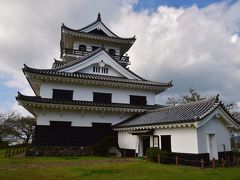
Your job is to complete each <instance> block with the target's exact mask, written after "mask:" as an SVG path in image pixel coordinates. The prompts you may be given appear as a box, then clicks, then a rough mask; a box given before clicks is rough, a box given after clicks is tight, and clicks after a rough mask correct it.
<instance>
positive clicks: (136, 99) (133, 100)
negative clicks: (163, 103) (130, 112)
mask: <svg viewBox="0 0 240 180" xmlns="http://www.w3.org/2000/svg"><path fill="white" fill-rule="evenodd" d="M130 104H132V105H146V104H147V99H146V96H134V95H130Z"/></svg>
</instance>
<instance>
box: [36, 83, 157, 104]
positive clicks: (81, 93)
mask: <svg viewBox="0 0 240 180" xmlns="http://www.w3.org/2000/svg"><path fill="white" fill-rule="evenodd" d="M53 89H65V90H73V99H74V100H82V101H93V92H102V93H112V102H113V103H130V97H129V95H139V96H146V97H147V105H154V104H155V94H154V92H149V91H146V90H145V91H144V90H143V91H138V90H128V89H117V88H110V87H109V88H107V87H97V86H83V85H77V84H70V83H69V84H60V83H50V82H45V83H42V84H41V88H40V96H41V97H43V98H52V92H53Z"/></svg>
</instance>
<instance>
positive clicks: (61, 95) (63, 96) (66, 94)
mask: <svg viewBox="0 0 240 180" xmlns="http://www.w3.org/2000/svg"><path fill="white" fill-rule="evenodd" d="M52 99H55V100H73V90H66V89H52Z"/></svg>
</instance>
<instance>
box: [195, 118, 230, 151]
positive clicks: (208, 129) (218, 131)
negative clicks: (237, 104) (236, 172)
mask: <svg viewBox="0 0 240 180" xmlns="http://www.w3.org/2000/svg"><path fill="white" fill-rule="evenodd" d="M209 134H215V135H216V142H217V151H218V152H223V151H224V148H223V144H225V147H226V151H231V145H230V134H229V130H228V128H227V127H226V125H225V124H224V121H223V120H222V119H221V118H220V119H218V118H216V117H213V118H212V119H211V120H209V121H208V122H207V123H205V124H204V125H203V126H201V127H199V128H198V130H197V135H198V147H199V153H209V152H208V135H209Z"/></svg>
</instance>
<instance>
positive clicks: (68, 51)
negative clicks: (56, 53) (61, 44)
mask: <svg viewBox="0 0 240 180" xmlns="http://www.w3.org/2000/svg"><path fill="white" fill-rule="evenodd" d="M91 52H92V51H86V50H80V49H73V48H64V49H63V53H64V54H65V56H69V55H74V56H79V57H84V56H86V55H88V54H89V53H91ZM108 54H109V55H110V56H111V57H112V58H113V59H114V60H116V61H118V62H119V63H121V64H123V65H129V64H130V63H129V56H127V55H125V56H124V55H120V56H119V55H115V54H113V53H112V52H111V51H110V52H108Z"/></svg>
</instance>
